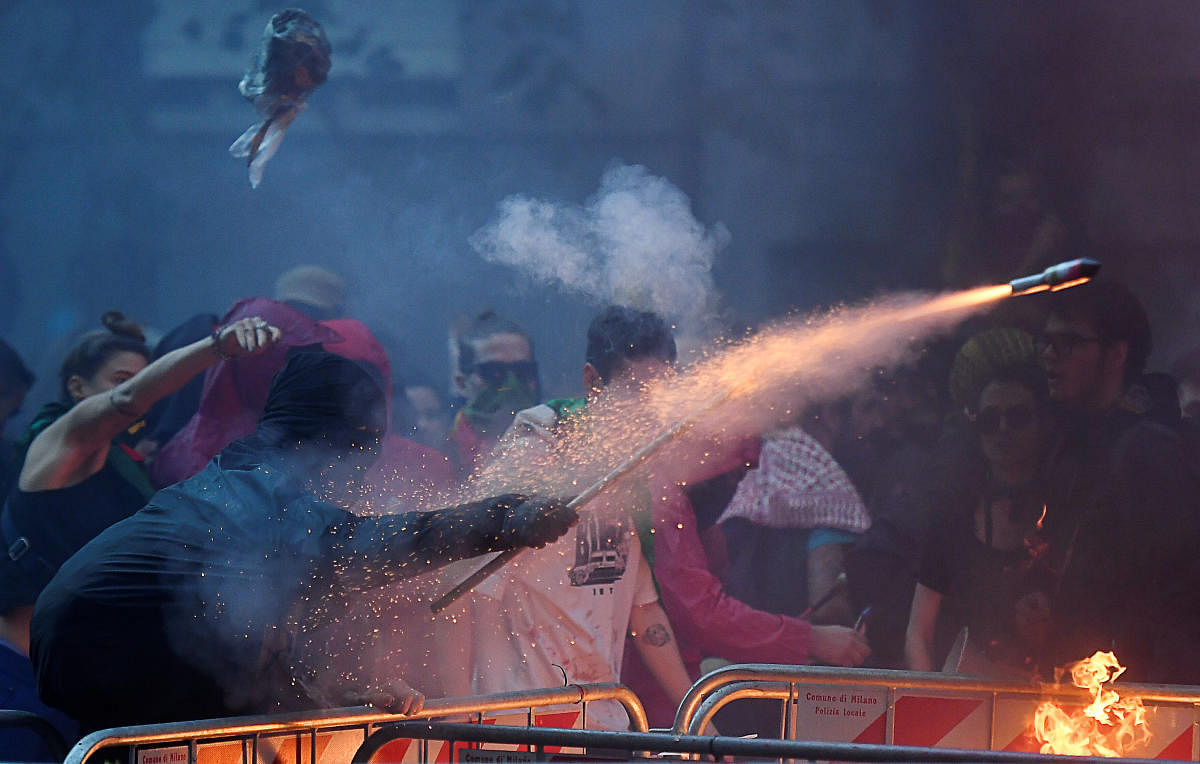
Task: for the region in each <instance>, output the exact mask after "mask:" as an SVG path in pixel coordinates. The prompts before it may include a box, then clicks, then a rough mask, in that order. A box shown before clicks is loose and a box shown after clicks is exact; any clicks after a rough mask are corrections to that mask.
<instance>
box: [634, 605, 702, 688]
mask: <svg viewBox="0 0 1200 764" xmlns="http://www.w3.org/2000/svg"><path fill="white" fill-rule="evenodd" d="M629 630H630V632H631V633H632V635H633V638H634V640H633V643H634V645H636V646H637V651H638V655H640V656H641V658H642V662H643V663H645V664H646V668H647V669H649V670H650V673H651V674H653V675H654V678H655V680H656V681H657V682H658V683H659V685H660V686H661V687H662V689H663V691H664V692H665V693H666V694H667V696H668V697H669V698H670V699H671V702H672V703H675V704H678V703H679V702H680V701H682V700H683V696H684V695H686V694H687V691H688V689H690V688H691V686H692V678H691V677H690V676H689V675H688V672H687V668H686V667H684V665H683V658H682V656H680V654H679V644H678V643H677V642H676V641H675V634H674V632H673V631H672V630H671V624H670V623H669V622H668V621H667V614H666V612H665V611H663V609H662V605H660V604H659V603H658V602H654V603H651V604H649V605H639V606H637V607H635V608H634V609H633V612H632V613H631V614H630V618H629Z"/></svg>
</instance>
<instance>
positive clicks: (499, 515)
mask: <svg viewBox="0 0 1200 764" xmlns="http://www.w3.org/2000/svg"><path fill="white" fill-rule="evenodd" d="M578 517H579V516H578V515H577V514H576V513H575V510H573V509H567V507H566V506H565V504H564V503H563V502H560V501H557V500H554V499H546V498H541V497H526V496H522V495H520V494H504V495H502V496H496V497H493V498H490V499H484V500H482V501H477V502H473V503H471V504H463V505H460V506H457V507H449V508H447V509H439V510H435V511H432V512H405V513H401V514H392V515H383V516H371V517H354V516H348V517H347V520H346V521H345V522H344V523H341V524H339V525H336V526H334V527H332V528H330V529H329V530H328V532H327V534H326V541H327V544H328V549H327V555H328V556H327V559H328V560H329V561H330V562H331V564H332V572H333V575H334V576H335V577H336V578H337V579H339V580H341V581H343V582H358V583H361V584H363V585H367V586H380V585H384V584H386V583H389V582H391V581H394V580H397V579H400V578H409V577H411V576H415V575H418V574H420V573H424V572H427V571H430V570H434V569H436V568H440V567H441V566H443V565H445V564H446V563H449V562H453V561H455V560H461V559H465V558H468V557H475V556H477V555H481V554H487V553H488V552H498V551H504V550H507V549H517V548H521V547H535V548H539V547H542V546H545V545H546V544H548V543H550V542H551V541H553V540H555V539H557V538H558V537H559V536H561V535H563V534H564V533H566V532H567V530H568V529H569V528H570V527H571V526H572V525H574V524H575V521H576V520H577V519H578Z"/></svg>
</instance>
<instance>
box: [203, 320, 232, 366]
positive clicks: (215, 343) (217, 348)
mask: <svg viewBox="0 0 1200 764" xmlns="http://www.w3.org/2000/svg"><path fill="white" fill-rule="evenodd" d="M224 328H225V327H223V326H218V327H217V328H216V329H213V330H212V334H210V335H209V337H210V338H212V351H213V353H214V354H215V355H216V356H217V358H220V359H221V360H222V361H232V360H233V358H234V357H233V356H231V355H230V354H229V353H226V352H225V351H224V350H222V349H221V330H222V329H224Z"/></svg>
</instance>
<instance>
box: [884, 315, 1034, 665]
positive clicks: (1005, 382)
mask: <svg viewBox="0 0 1200 764" xmlns="http://www.w3.org/2000/svg"><path fill="white" fill-rule="evenodd" d="M1033 356H1034V347H1033V340H1032V339H1031V338H1030V337H1029V335H1028V334H1026V333H1025V332H1022V331H1020V330H1017V329H993V330H989V331H987V332H983V333H982V334H980V335H977V336H975V337H973V338H972V339H970V340H968V342H967V343H965V344H964V346H963V347H962V348H961V349H960V350H959V352H958V355H957V356H956V357H955V360H954V364H953V366H952V367H951V389H952V392H953V396H954V398H955V399H956V402H958V403H959V404H960V405H962V406H963V408H964V413H965V422H964V424H965V427H963V428H961V431H960V437H958V438H951V439H948V440H947V442H946V443H944V444H943V445H944V453H945V454H946V455H947V456H946V458H945V459H944V460H943V461H942V463H941V464H940V465H939V466H940V467H942V469H939V470H935V475H936V477H935V479H934V480H931V481H930V488H929V490H928V494H927V502H928V504H927V505H928V507H929V510H930V519H929V523H928V529H929V531H928V535H927V537H926V546H925V550H924V553H923V555H922V558H921V564H920V568H919V571H918V575H917V585H916V591H915V593H914V596H913V602H912V610H911V613H910V617H909V623H908V629H907V632H906V635H905V657H906V660H907V664H908V668H910V669H913V670H916V671H931V670H934V669H935V668H937V667H943V669H944V670H947V671H953V672H956V673H958V672H961V673H975V674H985V675H988V676H992V677H995V678H1018V677H1030V676H1033V675H1035V674H1036V673H1037V672H1038V671H1039V669H1043V668H1045V666H1043V665H1041V664H1042V662H1043V661H1042V655H1043V654H1044V651H1045V640H1046V634H1047V629H1048V621H1049V595H1048V592H1049V591H1051V590H1052V589H1053V574H1052V572H1051V570H1050V564H1051V559H1052V557H1053V555H1052V553H1051V552H1052V550H1051V549H1050V548H1049V547H1048V545H1047V544H1046V542H1045V539H1044V538H1043V535H1042V533H1041V527H1042V526H1041V523H1042V516H1041V515H1042V508H1043V506H1044V501H1043V482H1042V481H1043V476H1042V473H1041V470H1040V467H1041V465H1042V463H1043V460H1044V458H1045V456H1046V454H1047V453H1048V452H1049V450H1050V448H1051V447H1052V445H1053V442H1054V431H1053V425H1052V420H1051V418H1050V417H1049V415H1048V413H1047V403H1048V400H1047V392H1046V385H1045V382H1044V379H1043V378H1042V375H1041V373H1040V370H1039V369H1038V367H1037V365H1036V363H1035V362H1034V357H1033ZM951 455H953V456H951ZM956 632H957V633H958V639H957V641H956V643H955V645H954V648H953V649H951V650H950V654H949V655H948V656H947V657H946V658H945V659H943V658H942V656H943V655H944V654H945V650H946V644H945V643H946V642H948V641H949V637H951V636H953V635H954V634H955V633H956ZM939 637H941V640H940V641H941V644H938V642H939Z"/></svg>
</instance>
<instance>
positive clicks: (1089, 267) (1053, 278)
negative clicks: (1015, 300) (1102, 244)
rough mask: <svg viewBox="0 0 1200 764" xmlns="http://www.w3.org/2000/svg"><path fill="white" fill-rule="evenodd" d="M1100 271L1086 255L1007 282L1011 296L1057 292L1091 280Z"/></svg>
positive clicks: (1095, 263) (1096, 264)
mask: <svg viewBox="0 0 1200 764" xmlns="http://www.w3.org/2000/svg"><path fill="white" fill-rule="evenodd" d="M1099 272H1100V263H1099V262H1098V261H1096V260H1089V259H1088V258H1086V257H1083V258H1080V259H1078V260H1067V261H1066V262H1064V263H1058V264H1057V265H1051V266H1050V267H1049V268H1047V269H1046V270H1044V271H1042V272H1041V273H1037V274H1034V275H1032V276H1024V277H1022V278H1019V279H1013V280H1012V281H1010V282H1008V284H1009V286H1011V287H1012V293H1013V296H1016V295H1019V294H1034V293H1037V292H1045V291H1050V292H1057V291H1059V290H1062V289H1067V288H1069V287H1073V286H1078V285H1079V284H1084V283H1087V282H1088V281H1091V280H1092V279H1093V278H1094V277H1095V276H1096V274H1097V273H1099Z"/></svg>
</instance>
